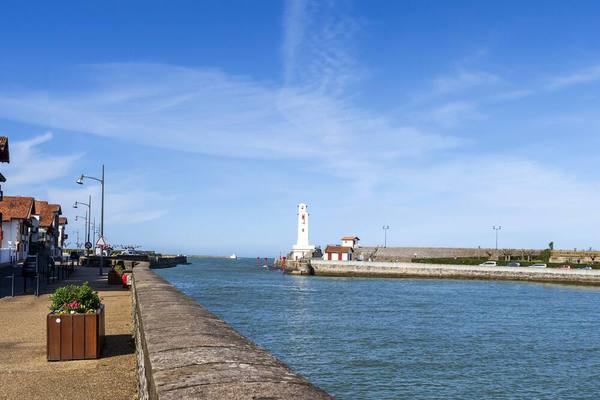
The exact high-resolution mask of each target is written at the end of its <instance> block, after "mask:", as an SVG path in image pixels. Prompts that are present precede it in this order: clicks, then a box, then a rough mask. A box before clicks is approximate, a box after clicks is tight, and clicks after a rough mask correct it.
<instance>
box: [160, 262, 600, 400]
mask: <svg viewBox="0 0 600 400" xmlns="http://www.w3.org/2000/svg"><path fill="white" fill-rule="evenodd" d="M157 273H158V274H160V275H161V276H163V277H164V278H166V279H167V280H169V281H170V282H172V283H173V284H174V285H175V286H177V287H178V288H180V289H181V290H182V291H183V292H185V293H187V294H188V295H190V296H192V297H193V298H195V299H196V300H197V301H198V302H199V303H200V304H202V305H203V306H204V307H206V308H208V309H209V310H210V311H212V312H213V313H215V314H216V315H218V316H219V317H220V318H222V319H223V320H225V321H227V322H228V323H229V324H230V325H232V326H233V327H234V328H235V329H237V330H238V331H239V332H241V333H242V334H244V335H245V336H246V337H248V338H250V339H251V340H253V341H254V342H256V343H257V344H259V345H260V346H262V347H263V348H265V349H267V350H268V351H270V352H271V353H272V354H275V355H276V356H277V357H279V358H280V359H281V360H283V361H284V362H285V363H286V364H288V365H289V366H290V367H291V368H293V369H294V370H295V371H297V372H299V373H300V374H302V375H304V376H305V377H307V378H308V379H309V380H310V381H311V382H313V383H314V384H316V385H317V386H319V387H321V388H323V389H324V390H326V391H327V392H329V393H330V394H332V395H334V396H336V397H337V398H339V399H404V398H405V399H448V398H454V399H458V398H460V399H598V398H600V379H599V378H600V329H599V323H598V322H599V317H598V310H599V309H600V290H598V289H594V288H582V287H574V286H559V285H543V284H533V283H512V282H493V281H453V280H419V279H406V280H405V279H361V278H325V277H301V276H290V275H284V274H282V273H281V272H280V271H265V270H263V269H261V268H259V267H257V266H256V261H255V260H252V259H239V260H237V261H233V260H218V259H204V260H197V259H194V260H192V265H186V266H180V267H177V268H173V269H163V270H157Z"/></svg>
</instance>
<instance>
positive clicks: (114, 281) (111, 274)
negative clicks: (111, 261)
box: [108, 269, 123, 285]
mask: <svg viewBox="0 0 600 400" xmlns="http://www.w3.org/2000/svg"><path fill="white" fill-rule="evenodd" d="M108 284H109V285H122V284H123V281H122V278H121V274H119V273H118V272H117V271H115V270H114V269H111V270H110V271H108Z"/></svg>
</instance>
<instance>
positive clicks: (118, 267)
mask: <svg viewBox="0 0 600 400" xmlns="http://www.w3.org/2000/svg"><path fill="white" fill-rule="evenodd" d="M113 270H115V272H117V273H118V274H119V275H120V274H122V273H123V271H125V265H123V262H122V261H118V262H117V263H116V264H115V265H114V266H113Z"/></svg>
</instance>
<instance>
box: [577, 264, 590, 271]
mask: <svg viewBox="0 0 600 400" xmlns="http://www.w3.org/2000/svg"><path fill="white" fill-rule="evenodd" d="M580 269H585V270H588V271H589V270H591V269H592V266H591V265H584V266H583V267H581V268H580Z"/></svg>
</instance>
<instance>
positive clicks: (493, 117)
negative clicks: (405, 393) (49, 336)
mask: <svg viewBox="0 0 600 400" xmlns="http://www.w3.org/2000/svg"><path fill="white" fill-rule="evenodd" d="M21 3H22V2H21ZM598 15H600V4H599V3H598V2H593V1H587V2H586V1H579V2H577V3H575V4H567V3H565V2H558V1H555V2H548V1H544V2H542V1H531V2H516V1H515V2H508V1H506V2H504V1H503V2H496V3H495V4H492V2H476V1H472V2H468V1H462V2H461V1H454V2H447V3H443V2H435V1H430V2H429V1H397V2H388V1H374V2H371V1H369V2H366V1H363V2H329V1H324V2H318V1H309V0H307V1H297V2H275V1H262V2H256V1H252V2H251V1H236V2H227V1H213V2H209V1H205V2H195V1H189V2H184V1H173V2H159V1H156V2H146V1H145V2H133V1H131V2H120V1H103V2H94V3H93V2H61V3H56V2H50V3H49V2H27V4H24V3H23V4H20V3H19V2H12V3H9V4H4V5H3V9H2V13H1V15H0V43H1V46H0V133H1V134H3V135H8V136H9V138H10V143H11V164H10V165H8V166H3V167H2V168H3V169H2V172H3V174H4V175H5V176H6V177H7V182H6V183H5V184H4V185H3V190H4V193H5V194H8V195H14V194H20V195H33V196H36V197H39V198H43V199H48V200H50V201H56V202H60V203H61V204H62V205H63V211H64V213H65V214H66V215H67V216H68V217H72V216H73V215H75V214H74V211H75V210H73V209H72V208H71V207H70V205H71V204H72V202H73V201H75V200H85V199H86V198H87V195H88V194H92V195H93V196H94V198H93V203H94V204H96V205H97V204H99V197H98V195H99V190H98V189H99V188H98V186H97V185H95V184H93V182H89V183H88V184H86V185H85V186H83V187H80V186H77V185H75V183H74V179H75V178H76V177H77V176H78V175H79V174H80V173H81V172H84V173H86V174H89V175H94V174H96V175H97V174H99V173H100V165H101V164H102V163H104V164H105V165H106V171H107V172H106V173H107V205H106V207H107V212H106V214H107V217H106V229H105V231H106V236H107V239H108V241H109V242H111V243H114V244H139V245H142V246H143V247H146V248H155V249H158V250H161V251H171V252H185V253H196V254H229V253H231V252H237V253H238V254H242V255H247V256H265V255H269V256H272V255H276V254H278V253H279V252H280V251H286V250H288V249H289V248H290V247H291V245H292V244H293V242H294V241H295V223H296V216H295V213H296V204H297V203H298V202H301V201H303V202H307V203H308V204H309V208H310V212H311V241H312V242H314V243H315V244H320V245H326V244H327V243H335V242H337V241H338V239H339V237H341V236H342V235H346V234H357V235H359V236H360V237H361V239H362V242H363V243H364V244H372V245H376V244H380V243H381V242H382V241H383V232H382V229H381V226H382V225H383V224H387V225H390V226H391V228H390V230H389V232H388V234H389V243H390V244H393V245H405V246H478V245H481V246H493V244H494V232H493V230H492V228H491V227H492V225H502V227H503V228H502V231H501V236H500V245H501V246H503V247H543V246H545V245H546V244H547V243H548V242H549V241H551V240H553V241H554V242H555V243H556V245H557V247H560V248H574V247H576V248H588V247H594V248H596V247H600V244H599V243H598V234H597V227H598V226H599V225H600V216H599V214H598V212H597V210H598V204H600V190H599V189H600V186H599V182H600V176H599V175H600V174H599V173H598V170H599V169H598V166H597V164H598V159H599V157H598V148H600V147H599V145H600V117H599V115H600V114H599V106H600V90H599V89H600V41H598V40H597V38H598V37H600V25H599V24H597V17H598ZM96 211H98V208H96ZM70 221H71V222H70V225H69V228H70V230H71V232H72V233H73V232H74V231H75V230H77V229H79V230H80V231H81V232H83V225H82V224H81V223H77V222H75V221H74V220H73V218H71V219H70ZM74 236H75V235H74V234H73V235H72V236H71V237H72V238H73V237H74Z"/></svg>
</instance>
